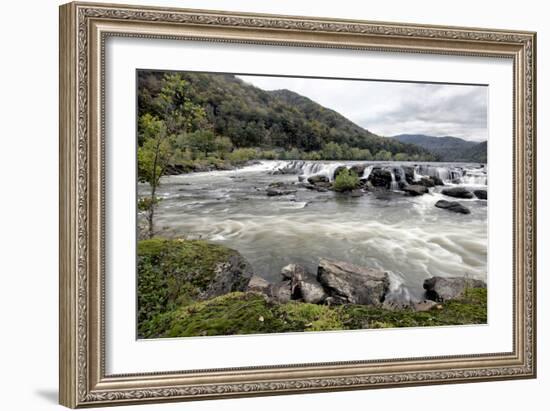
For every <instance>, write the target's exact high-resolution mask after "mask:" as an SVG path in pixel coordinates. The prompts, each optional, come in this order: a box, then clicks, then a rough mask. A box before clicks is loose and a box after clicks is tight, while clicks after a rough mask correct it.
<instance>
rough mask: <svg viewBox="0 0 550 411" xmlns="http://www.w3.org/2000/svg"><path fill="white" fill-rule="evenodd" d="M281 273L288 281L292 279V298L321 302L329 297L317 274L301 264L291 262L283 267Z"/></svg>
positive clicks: (308, 301)
mask: <svg viewBox="0 0 550 411" xmlns="http://www.w3.org/2000/svg"><path fill="white" fill-rule="evenodd" d="M281 275H282V276H283V278H284V279H285V280H286V281H290V285H291V286H290V288H291V298H292V299H293V300H302V301H304V302H306V303H310V304H320V303H322V302H323V301H324V300H325V298H326V297H327V294H326V292H325V290H324V289H323V286H322V285H321V284H319V282H318V281H317V279H316V278H315V275H313V274H311V273H309V272H308V271H307V270H306V269H305V268H304V267H302V266H301V265H297V264H289V265H287V266H285V267H283V269H282V270H281Z"/></svg>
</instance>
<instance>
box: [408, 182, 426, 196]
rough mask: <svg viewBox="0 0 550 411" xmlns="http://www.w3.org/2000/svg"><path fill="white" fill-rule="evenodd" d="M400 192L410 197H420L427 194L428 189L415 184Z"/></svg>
mask: <svg viewBox="0 0 550 411" xmlns="http://www.w3.org/2000/svg"><path fill="white" fill-rule="evenodd" d="M402 190H403V191H404V192H405V193H407V194H408V195H410V196H421V195H423V194H427V193H429V190H428V187H426V186H423V185H417V184H412V185H408V186H404V187H403V188H402Z"/></svg>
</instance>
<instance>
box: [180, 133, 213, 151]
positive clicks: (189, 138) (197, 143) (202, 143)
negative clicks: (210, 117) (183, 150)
mask: <svg viewBox="0 0 550 411" xmlns="http://www.w3.org/2000/svg"><path fill="white" fill-rule="evenodd" d="M185 139H186V145H187V147H188V148H189V149H190V150H191V151H193V153H194V154H195V156H196V157H198V156H197V153H201V154H204V157H208V154H210V153H213V152H214V151H216V136H215V135H214V133H213V132H212V131H210V130H197V131H195V132H193V133H188V134H186V137H185Z"/></svg>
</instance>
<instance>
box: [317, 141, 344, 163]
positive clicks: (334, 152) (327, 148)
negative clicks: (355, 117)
mask: <svg viewBox="0 0 550 411" xmlns="http://www.w3.org/2000/svg"><path fill="white" fill-rule="evenodd" d="M321 156H322V158H323V159H325V160H341V159H342V158H343V157H344V152H343V151H342V147H340V145H339V144H338V143H334V142H332V141H331V142H329V143H327V144H325V145H324V146H323V149H322V150H321Z"/></svg>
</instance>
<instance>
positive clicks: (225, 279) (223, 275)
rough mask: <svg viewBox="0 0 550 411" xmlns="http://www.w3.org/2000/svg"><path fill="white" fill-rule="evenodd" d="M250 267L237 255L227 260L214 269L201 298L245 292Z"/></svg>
mask: <svg viewBox="0 0 550 411" xmlns="http://www.w3.org/2000/svg"><path fill="white" fill-rule="evenodd" d="M252 274H253V273H252V266H251V265H250V263H249V262H248V261H246V259H245V258H244V257H243V256H241V255H240V254H239V253H237V252H235V253H234V254H231V255H230V256H229V258H228V259H227V260H226V261H224V262H223V263H220V264H218V265H217V266H216V268H215V269H214V276H213V278H212V280H211V281H210V283H209V284H208V286H207V287H206V289H205V290H204V291H203V292H202V293H201V298H212V297H216V296H219V295H223V294H227V293H230V292H233V291H245V290H246V289H247V286H248V283H249V282H250V278H251V277H252Z"/></svg>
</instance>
